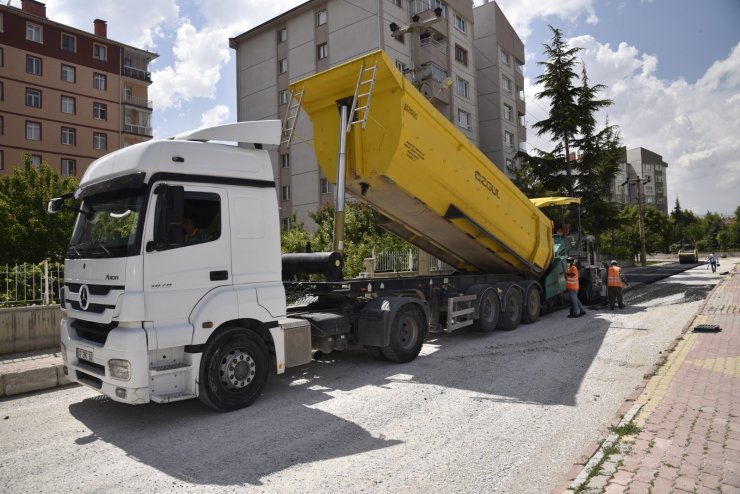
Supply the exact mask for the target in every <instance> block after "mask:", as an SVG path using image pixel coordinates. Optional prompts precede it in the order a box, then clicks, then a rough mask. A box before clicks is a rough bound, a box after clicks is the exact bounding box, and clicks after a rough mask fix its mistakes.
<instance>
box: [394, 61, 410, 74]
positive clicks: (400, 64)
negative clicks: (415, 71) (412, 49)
mask: <svg viewBox="0 0 740 494" xmlns="http://www.w3.org/2000/svg"><path fill="white" fill-rule="evenodd" d="M396 68H397V69H398V71H399V72H400V73H402V74H405V73H406V71H407V70H408V66H407V65H406V64H405V63H403V62H402V61H400V60H396Z"/></svg>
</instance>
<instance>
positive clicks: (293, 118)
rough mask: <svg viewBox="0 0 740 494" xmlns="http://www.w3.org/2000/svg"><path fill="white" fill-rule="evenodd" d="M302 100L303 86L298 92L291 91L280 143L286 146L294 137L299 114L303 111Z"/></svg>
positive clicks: (287, 146)
mask: <svg viewBox="0 0 740 494" xmlns="http://www.w3.org/2000/svg"><path fill="white" fill-rule="evenodd" d="M301 101H303V86H301V88H300V90H298V91H296V92H292V91H290V99H288V109H287V110H286V111H285V116H284V117H283V133H282V138H281V140H280V145H281V146H282V145H283V144H284V145H285V147H286V148H289V147H290V141H291V140H292V139H293V131H294V130H295V127H296V122H297V121H298V115H299V114H300V113H301Z"/></svg>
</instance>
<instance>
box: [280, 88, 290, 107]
mask: <svg viewBox="0 0 740 494" xmlns="http://www.w3.org/2000/svg"><path fill="white" fill-rule="evenodd" d="M279 95H280V104H281V105H287V104H288V101H289V100H290V93H289V92H288V91H280V93H279Z"/></svg>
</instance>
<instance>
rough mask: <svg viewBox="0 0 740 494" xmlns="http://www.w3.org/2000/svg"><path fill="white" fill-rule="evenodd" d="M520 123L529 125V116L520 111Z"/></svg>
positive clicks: (523, 125) (524, 125)
mask: <svg viewBox="0 0 740 494" xmlns="http://www.w3.org/2000/svg"><path fill="white" fill-rule="evenodd" d="M519 125H521V126H522V127H526V126H527V118H526V117H525V116H524V113H519Z"/></svg>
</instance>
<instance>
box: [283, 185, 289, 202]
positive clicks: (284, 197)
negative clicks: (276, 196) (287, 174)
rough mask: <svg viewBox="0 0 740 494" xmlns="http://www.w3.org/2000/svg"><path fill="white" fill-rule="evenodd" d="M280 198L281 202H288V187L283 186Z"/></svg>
mask: <svg viewBox="0 0 740 494" xmlns="http://www.w3.org/2000/svg"><path fill="white" fill-rule="evenodd" d="M282 197H283V201H290V185H283V187H282Z"/></svg>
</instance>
